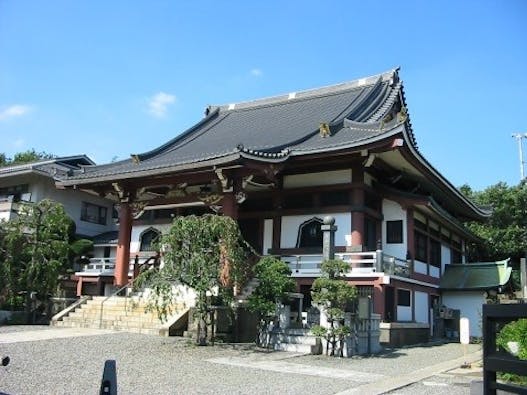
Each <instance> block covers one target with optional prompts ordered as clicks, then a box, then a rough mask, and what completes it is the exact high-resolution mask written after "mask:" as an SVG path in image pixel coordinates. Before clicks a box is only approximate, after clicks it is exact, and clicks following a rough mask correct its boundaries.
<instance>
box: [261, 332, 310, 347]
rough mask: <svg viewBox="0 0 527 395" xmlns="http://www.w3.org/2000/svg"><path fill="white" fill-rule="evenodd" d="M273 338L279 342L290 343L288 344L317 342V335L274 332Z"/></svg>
mask: <svg viewBox="0 0 527 395" xmlns="http://www.w3.org/2000/svg"><path fill="white" fill-rule="evenodd" d="M271 339H273V340H274V341H276V342H277V343H280V344H282V343H288V344H305V345H309V346H313V345H315V344H316V337H314V336H291V335H285V334H281V333H278V334H272V335H271Z"/></svg>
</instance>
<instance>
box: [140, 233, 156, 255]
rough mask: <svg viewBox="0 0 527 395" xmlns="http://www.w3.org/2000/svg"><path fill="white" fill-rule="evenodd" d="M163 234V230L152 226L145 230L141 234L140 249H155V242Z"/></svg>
mask: <svg viewBox="0 0 527 395" xmlns="http://www.w3.org/2000/svg"><path fill="white" fill-rule="evenodd" d="M160 235H161V232H160V231H158V230H157V229H154V228H150V229H147V230H145V231H144V232H143V233H142V234H141V246H140V248H139V250H140V251H154V244H155V242H156V241H157V239H158V238H159V236H160Z"/></svg>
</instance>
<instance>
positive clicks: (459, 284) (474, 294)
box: [439, 259, 512, 337]
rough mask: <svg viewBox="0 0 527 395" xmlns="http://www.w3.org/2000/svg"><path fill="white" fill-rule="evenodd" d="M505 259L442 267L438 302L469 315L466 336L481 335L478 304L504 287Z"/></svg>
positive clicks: (509, 270)
mask: <svg viewBox="0 0 527 395" xmlns="http://www.w3.org/2000/svg"><path fill="white" fill-rule="evenodd" d="M511 273H512V268H511V267H510V266H509V259H506V260H503V261H497V262H478V263H470V264H467V265H459V264H452V265H447V266H446V267H445V273H444V274H443V276H442V277H441V282H440V284H439V286H440V289H441V295H442V303H443V305H444V306H447V307H448V308H450V309H455V310H459V313H460V316H461V317H466V318H468V319H469V323H470V336H473V337H481V336H482V325H481V321H482V316H483V308H482V305H483V304H485V303H486V301H487V300H488V299H492V297H496V295H497V294H501V293H502V292H504V291H505V288H506V286H507V284H508V283H509V280H510V278H511Z"/></svg>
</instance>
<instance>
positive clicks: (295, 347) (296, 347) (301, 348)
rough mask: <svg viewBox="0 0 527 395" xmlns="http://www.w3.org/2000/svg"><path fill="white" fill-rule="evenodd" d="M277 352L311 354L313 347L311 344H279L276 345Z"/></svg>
mask: <svg viewBox="0 0 527 395" xmlns="http://www.w3.org/2000/svg"><path fill="white" fill-rule="evenodd" d="M274 349H275V350H276V351H289V352H298V353H302V354H311V345H309V344H290V343H277V344H275V345H274Z"/></svg>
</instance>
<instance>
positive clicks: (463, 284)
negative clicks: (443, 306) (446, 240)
mask: <svg viewBox="0 0 527 395" xmlns="http://www.w3.org/2000/svg"><path fill="white" fill-rule="evenodd" d="M508 263H509V260H508V259H507V260H504V261H498V262H484V263H466V264H452V265H446V266H445V273H444V274H443V277H442V278H441V283H440V284H439V287H440V288H441V289H443V290H455V291H474V290H488V289H492V288H498V287H500V286H503V285H505V284H506V283H507V282H508V281H509V279H510V276H511V272H512V268H510V267H508Z"/></svg>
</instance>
